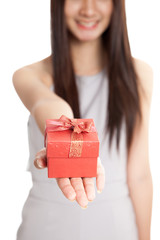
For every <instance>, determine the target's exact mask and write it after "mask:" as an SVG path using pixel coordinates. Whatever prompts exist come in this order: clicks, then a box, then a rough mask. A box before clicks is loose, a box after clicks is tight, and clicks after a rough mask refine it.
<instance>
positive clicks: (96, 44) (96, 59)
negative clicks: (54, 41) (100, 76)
mask: <svg viewBox="0 0 160 240" xmlns="http://www.w3.org/2000/svg"><path fill="white" fill-rule="evenodd" d="M70 51H71V57H72V60H73V68H74V72H75V73H76V74H77V75H94V74H97V73H98V72H100V71H101V70H102V69H103V68H104V63H105V51H104V49H103V46H102V39H101V38H99V39H96V40H95V41H90V42H80V41H77V40H76V39H73V38H71V39H70Z"/></svg>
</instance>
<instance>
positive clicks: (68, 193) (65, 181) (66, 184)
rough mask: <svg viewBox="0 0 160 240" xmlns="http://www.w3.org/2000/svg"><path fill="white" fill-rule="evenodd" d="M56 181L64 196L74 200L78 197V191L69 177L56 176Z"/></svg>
mask: <svg viewBox="0 0 160 240" xmlns="http://www.w3.org/2000/svg"><path fill="white" fill-rule="evenodd" d="M56 181H57V184H58V186H59V188H60V189H61V191H62V192H63V194H64V196H65V197H66V198H67V199H69V200H71V201H74V200H75V199H76V193H75V190H74V188H73V187H72V185H71V182H70V180H69V178H56Z"/></svg>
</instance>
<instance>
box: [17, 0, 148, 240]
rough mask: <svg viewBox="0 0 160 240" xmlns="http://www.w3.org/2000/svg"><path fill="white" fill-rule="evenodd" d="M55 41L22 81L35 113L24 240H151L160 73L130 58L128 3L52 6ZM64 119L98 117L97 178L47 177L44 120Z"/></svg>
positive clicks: (104, 0)
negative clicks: (155, 89) (154, 112)
mask: <svg viewBox="0 0 160 240" xmlns="http://www.w3.org/2000/svg"><path fill="white" fill-rule="evenodd" d="M51 36H52V38H51V40H52V54H51V55H50V56H49V57H47V58H45V59H43V60H41V61H39V62H36V63H33V64H31V65H27V66H25V67H23V68H21V69H18V70H17V71H15V73H14V74H13V84H14V86H15V89H16V91H17V93H18V95H19V97H20V99H21V100H22V102H23V103H24V105H25V106H26V108H27V109H28V110H29V111H30V113H31V114H30V116H29V121H28V134H29V147H30V158H29V167H28V170H29V171H31V174H32V180H33V187H32V188H31V190H30V193H29V196H28V198H27V200H26V203H25V205H24V208H23V212H22V218H23V219H22V223H21V225H20V227H19V229H18V232H17V239H18V240H28V239H30V240H33V239H34V240H35V239H39V240H44V239H47V240H51V239H55V240H58V239H61V240H62V239H65V240H69V239H70V240H71V239H73V240H98V239H100V240H106V239H108V240H120V239H121V240H138V239H139V240H149V239H150V225H151V209H152V178H151V173H150V167H149V157H148V126H149V111H150V101H151V93H152V70H151V68H150V67H149V66H148V65H147V64H146V63H144V62H142V61H140V60H136V59H133V58H132V56H131V52H130V46H129V41H128V35H127V27H126V17H125V2H124V0H51ZM61 115H66V116H67V117H69V118H93V119H94V122H95V125H96V128H97V130H98V135H99V139H100V159H101V161H100V160H98V165H97V177H96V179H94V178H58V179H48V177H47V168H46V166H47V160H46V152H45V148H43V142H44V130H45V120H46V119H51V118H53V119H56V118H59V117H60V116H61ZM40 149H41V150H40ZM40 169H41V170H40ZM96 188H97V190H98V191H99V193H100V192H102V193H101V194H97V195H96V191H95V189H96ZM102 190H103V191H102ZM69 200H71V201H69ZM74 200H76V201H74ZM73 201H74V202H73ZM91 201H92V202H91ZM80 206H81V207H82V208H86V207H87V206H88V208H87V209H85V210H82V208H81V207H80Z"/></svg>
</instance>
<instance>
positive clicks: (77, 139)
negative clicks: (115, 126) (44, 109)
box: [44, 115, 96, 157]
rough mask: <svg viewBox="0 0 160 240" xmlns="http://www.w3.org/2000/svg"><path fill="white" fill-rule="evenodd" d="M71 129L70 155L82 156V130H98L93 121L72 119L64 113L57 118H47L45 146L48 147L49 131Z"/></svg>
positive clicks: (87, 131)
mask: <svg viewBox="0 0 160 240" xmlns="http://www.w3.org/2000/svg"><path fill="white" fill-rule="evenodd" d="M69 129H71V130H72V131H73V132H72V134H71V147H70V153H69V157H80V156H81V152H82V144H83V135H82V132H86V133H89V132H96V128H95V127H94V126H93V124H92V122H89V121H83V120H82V121H80V122H78V121H77V119H70V118H68V117H66V116H65V115H62V116H61V117H60V118H59V119H56V120H52V119H50V120H47V127H46V129H45V138H44V146H45V147H46V136H47V132H55V131H65V130H69Z"/></svg>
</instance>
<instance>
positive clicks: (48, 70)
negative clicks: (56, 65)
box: [12, 57, 53, 88]
mask: <svg viewBox="0 0 160 240" xmlns="http://www.w3.org/2000/svg"><path fill="white" fill-rule="evenodd" d="M26 76H27V77H29V78H36V79H39V81H41V82H42V83H44V84H45V85H46V86H47V87H48V88H50V86H51V85H52V84H53V71H52V63H51V57H47V58H45V59H42V60H40V61H38V62H34V63H31V64H29V65H26V66H23V67H21V68H19V69H17V70H16V71H15V72H14V73H13V76H12V79H13V83H15V82H16V81H18V79H22V78H23V77H26Z"/></svg>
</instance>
